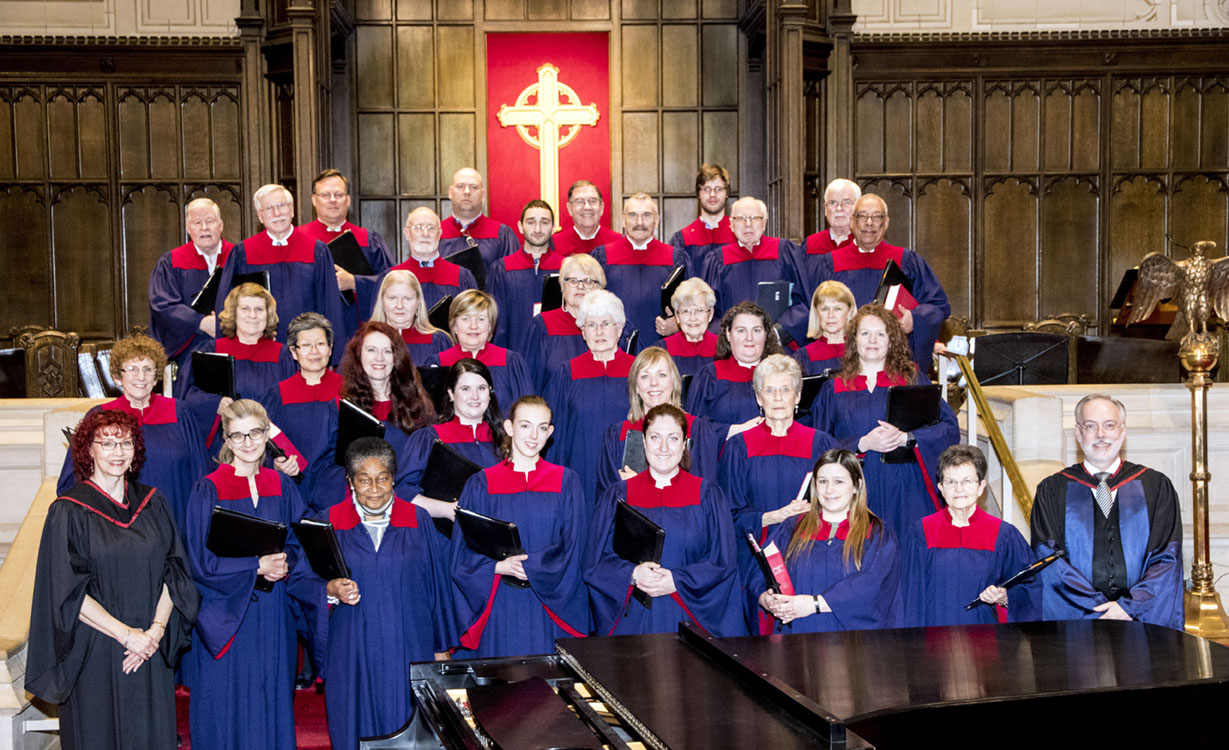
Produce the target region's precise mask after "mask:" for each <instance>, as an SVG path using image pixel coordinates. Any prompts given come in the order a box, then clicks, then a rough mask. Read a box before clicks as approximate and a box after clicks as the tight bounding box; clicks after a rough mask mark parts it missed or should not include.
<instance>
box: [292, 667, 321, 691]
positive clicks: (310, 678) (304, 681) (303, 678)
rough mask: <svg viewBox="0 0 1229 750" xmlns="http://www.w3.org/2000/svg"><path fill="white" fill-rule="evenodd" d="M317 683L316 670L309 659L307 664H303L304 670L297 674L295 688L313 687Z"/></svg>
mask: <svg viewBox="0 0 1229 750" xmlns="http://www.w3.org/2000/svg"><path fill="white" fill-rule="evenodd" d="M315 684H316V670H315V669H314V668H313V667H312V664H311V661H310V660H309V661H308V662H307V663H306V664H304V665H303V671H302V672H299V673H298V674H297V675H295V678H294V689H295V690H307V689H308V688H310V687H312V686H313V685H315Z"/></svg>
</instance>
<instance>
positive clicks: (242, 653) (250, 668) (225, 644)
mask: <svg viewBox="0 0 1229 750" xmlns="http://www.w3.org/2000/svg"><path fill="white" fill-rule="evenodd" d="M255 481H256V490H257V494H258V496H259V497H260V502H259V503H258V504H257V505H256V507H252V501H251V493H250V490H249V488H248V479H247V477H240V476H236V475H235V469H234V467H233V466H231V465H229V464H223V465H221V466H219V467H218V468H217V469H216V470H215V471H214V472H213V473H211V474H208V475H206V476H205V477H204V478H202V479H201V480H200V481H198V482H197V483H196V487H195V488H194V489H193V490H192V498H191V500H190V501H189V507H188V521H187V526H186V529H185V537H186V538H187V548H188V562H189V564H190V566H191V569H192V577H193V579H194V580H195V581H196V586H197V588H198V589H199V590H200V592H201V610H200V616H199V618H198V619H197V621H196V630H195V631H194V632H193V636H192V651H191V652H189V654H188V657H187V658H188V659H191V660H192V661H193V664H192V665H191V668H190V669H188V670H186V671H187V672H188V673H190V674H191V675H193V677H192V682H191V683H190V684H189V685H188V687H189V688H191V690H192V700H191V703H190V704H189V705H190V714H189V720H190V725H191V731H192V743H193V744H194V745H198V746H200V747H208V748H215V749H216V750H248V749H249V748H256V747H259V748H270V750H294V748H295V734H294V705H293V701H294V675H295V658H296V650H297V641H296V637H295V618H294V615H293V614H292V602H291V599H292V598H293V599H294V600H295V604H297V605H298V606H300V607H301V608H302V611H303V613H304V615H305V616H306V617H307V620H308V623H309V625H310V632H311V633H312V635H313V639H314V640H317V641H318V642H319V644H320V645H319V647H318V648H314V649H312V652H313V653H315V654H323V653H324V640H323V639H324V638H325V634H326V633H327V628H328V625H327V621H326V614H325V612H324V607H323V604H324V601H325V594H324V587H323V585H322V584H321V582H320V579H319V578H316V577H315V576H314V575H312V574H311V572H310V568H309V567H308V565H307V562H306V560H305V559H303V557H302V550H301V549H300V547H299V543H298V540H296V539H295V536H294V532H293V531H292V532H290V533H289V534H287V537H286V547H285V552H286V562H287V564H288V565H289V566H290V574H289V575H288V576H287V577H286V578H285V579H283V580H281V581H278V582H277V583H275V584H274V585H273V591H271V592H267V593H266V592H258V591H254V589H253V587H254V586H255V584H256V569H257V567H258V566H259V562H258V559H257V558H255V557H217V556H215V555H214V554H213V553H212V552H210V551H209V548H208V547H207V546H206V540H207V539H208V538H209V524H210V514H211V513H212V512H213V508H214V506H222V507H225V508H228V509H230V510H234V511H238V512H240V513H245V514H247V515H252V516H256V517H258V518H263V519H265V520H268V521H275V522H280V523H284V524H287V525H289V524H291V523H293V522H295V521H298V520H299V519H300V518H302V517H303V516H304V515H305V513H306V511H307V506H306V504H305V503H304V502H303V498H302V497H301V496H300V495H299V491H298V489H296V488H295V486H294V483H293V482H291V481H290V480H289V479H288V478H284V477H282V476H281V475H280V474H279V473H278V472H276V471H273V470H272V469H267V468H262V469H260V471H259V472H258V473H257V474H256V477H255Z"/></svg>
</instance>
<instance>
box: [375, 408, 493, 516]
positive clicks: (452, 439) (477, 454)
mask: <svg viewBox="0 0 1229 750" xmlns="http://www.w3.org/2000/svg"><path fill="white" fill-rule="evenodd" d="M436 440H439V441H440V442H441V443H444V444H445V445H447V446H448V447H449V448H452V449H453V450H455V451H456V452H457V453H460V454H461V455H462V456H465V457H466V458H468V459H469V460H470V461H473V462H474V463H476V464H478V465H479V466H481V467H482V468H484V469H485V468H487V467H488V466H494V465H495V464H497V463H499V461H500V458H499V452H498V450H497V449H496V447H495V446H494V445H493V444H492V443H491V426H490V425H488V424H487V423H486V422H482V423H480V424H478V425H475V426H473V427H471V426H469V425H464V424H461V419H460V418H459V417H453V418H452V419H450V420H449V421H447V422H441V423H440V424H432V425H427V426H426V427H423V428H422V429H421V430H414V432H412V433H410V437H409V439H408V440H406V444H405V455H404V457H402V456H398V457H397V478H396V490H397V496H398V497H408V498H410V500H413V499H414V498H415V497H417V496H418V495H420V494H422V475H423V472H424V471H426V468H427V461H428V460H429V459H430V458H431V448H432V447H433V446H434V445H435V441H436ZM403 458H404V460H402V459H403ZM436 499H439V498H436Z"/></svg>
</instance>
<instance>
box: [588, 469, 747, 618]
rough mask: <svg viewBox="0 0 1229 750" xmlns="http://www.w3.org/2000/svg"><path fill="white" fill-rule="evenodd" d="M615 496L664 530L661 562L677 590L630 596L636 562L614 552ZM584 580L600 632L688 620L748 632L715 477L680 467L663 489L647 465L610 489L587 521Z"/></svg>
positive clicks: (727, 522)
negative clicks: (643, 598)
mask: <svg viewBox="0 0 1229 750" xmlns="http://www.w3.org/2000/svg"><path fill="white" fill-rule="evenodd" d="M620 500H626V501H627V503H628V505H631V506H632V507H634V508H636V509H637V510H639V511H640V512H641V513H643V514H644V515H646V516H648V518H649V519H650V520H651V521H653V522H654V523H656V524H657V525H658V526H660V527H661V528H662V529H663V530H664V531H665V532H666V538H665V543H664V544H663V545H662V553H661V566H662V567H663V568H666V569H667V570H669V571H670V573H671V574H672V575H673V577H674V587H675V589H676V591H675V592H674V593H673V594H670V595H669V596H658V597H654V599H653V607H652V608H651V609H646V608H645V607H644V606H643V605H642V604H640V603H639V602H638V601H635V600H633V599H632V589H633V588H634V587H633V584H632V582H631V581H632V571H633V570H634V569H635V567H636V564H635V563H632V562H628V561H627V560H624V559H623V558H621V557H619V556H618V555H617V554H615V551H614V526H615V522H614V518H615V508H616V507H617V503H618V502H619V501H620ZM588 549H589V552H588V554H587V557H586V563H585V583H587V584H588V585H589V594H590V600H591V602H592V604H593V614H594V620H595V622H594V628H595V632H596V633H597V634H598V635H642V634H646V633H674V632H677V631H678V624H679V622H681V621H687V620H689V621H691V622H693V623H695V624H696V625H698V626H699V627H700V628H702V629H703V630H704V631H705V632H707V633H711V634H712V635H715V636H719V637H724V636H735V635H746V634H747V631H746V628H744V627H743V623H742V617H741V614H740V612H739V608H738V599H739V581H738V568H737V565H736V563H735V552H734V549H735V540H734V531H733V528H732V527H731V525H730V511H729V505H728V503H727V501H726V498H725V493H723V492H722V491H721V488H720V487H718V486H717V485H715V484H714V483H712V482H710V481H707V480H704V479H701V478H700V477H697V476H695V475H693V474H689V473H687V472H685V471H682V470H680V471H679V472H678V473H677V474H675V475H674V476H673V477H671V479H670V483H669V484H668V485H666V486H665V487H658V486H657V483H656V480H654V479H653V477H652V475H651V474H650V473H649V472H648V471H644V472H641V473H640V474H637V475H636V476H634V477H632V478H631V479H629V480H626V481H623V480H620V481H619V483H618V484H615V485H614V486H612V487H610V488H609V489H607V491H606V493H605V494H604V495H603V496H602V499H601V501H600V502H599V503H598V507H597V510H596V512H595V513H594V517H593V523H592V524H591V526H590V538H589V544H588Z"/></svg>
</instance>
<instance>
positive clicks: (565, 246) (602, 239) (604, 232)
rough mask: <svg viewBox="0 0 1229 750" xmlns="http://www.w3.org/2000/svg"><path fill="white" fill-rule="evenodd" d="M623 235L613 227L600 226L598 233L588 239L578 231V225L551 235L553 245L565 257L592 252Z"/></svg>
mask: <svg viewBox="0 0 1229 750" xmlns="http://www.w3.org/2000/svg"><path fill="white" fill-rule="evenodd" d="M622 236H623V235H621V234H619V233H618V232H616V231H614V230H612V229H607V228H606V227H598V228H597V234H595V235H593V236H592V237H590V238H589V239H587V240H586V239H585V238H583V237H581V236H580V234H579V233H578V232H577V231H576V227H574V226H571V227H566V228H564V229H561V230H560V231H558V232H556V233H555V235H554V236H553V237H551V247H552V248H554V250H555V252H557V253H559V254H560V255H562V256H563V257H565V258H566V257H567V256H569V255H579V254H581V253H584V254H592V253H593V251H594V250H595V249H597V248H599V247H601V246H602V245H609V244H610V243H611V242H614V241H615V240H617V239H619V238H620V237H622Z"/></svg>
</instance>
